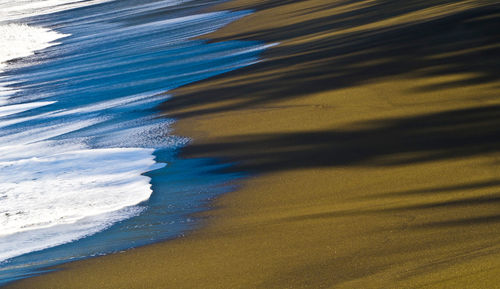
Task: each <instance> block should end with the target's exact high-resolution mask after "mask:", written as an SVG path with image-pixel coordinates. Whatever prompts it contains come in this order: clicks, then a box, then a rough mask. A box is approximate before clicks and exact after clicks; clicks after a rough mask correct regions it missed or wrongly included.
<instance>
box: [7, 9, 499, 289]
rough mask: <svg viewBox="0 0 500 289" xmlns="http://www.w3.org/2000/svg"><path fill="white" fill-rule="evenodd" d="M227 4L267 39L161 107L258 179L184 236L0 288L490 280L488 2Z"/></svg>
mask: <svg viewBox="0 0 500 289" xmlns="http://www.w3.org/2000/svg"><path fill="white" fill-rule="evenodd" d="M493 2H494V1H450V0H441V1H440V0H433V1H432V0H429V1H415V0H408V1H396V0H392V1H389V0H376V1H375V0H374V1H356V0H351V1H349V0H346V1H327V0H310V1H285V0H283V1H270V0H269V1H265V0H262V1H260V0H247V1H244V0H236V1H231V2H227V3H224V4H222V5H220V6H219V7H217V9H256V10H257V12H256V13H254V14H252V15H250V16H248V17H246V18H243V19H241V20H239V21H237V22H235V23H234V24H231V25H229V26H227V27H225V28H223V29H221V30H220V31H218V32H216V33H213V34H211V35H208V36H207V38H209V39H212V41H224V40H230V39H242V40H248V39H250V40H262V41H265V42H268V43H272V42H280V45H278V46H275V47H273V48H271V49H269V51H268V52H267V53H266V54H265V55H264V57H265V60H264V61H263V62H261V63H259V64H257V65H254V66H252V67H249V68H245V69H242V70H238V71H236V72H232V73H228V74H226V75H223V76H219V77H216V78H213V79H211V80H208V81H203V82H200V83H196V84H193V85H189V86H187V87H184V88H181V89H178V90H177V91H176V97H175V98H174V99H172V100H171V101H169V102H168V103H166V104H165V105H164V107H165V111H166V113H168V114H169V115H173V116H176V117H178V118H179V119H180V122H179V123H178V125H177V132H178V133H179V134H182V135H188V136H194V138H195V142H194V143H193V145H192V146H190V147H189V148H188V149H186V150H185V153H184V154H185V156H186V157H200V156H210V157H219V158H225V159H227V160H229V161H236V162H238V165H237V166H236V168H235V169H237V170H243V171H250V172H253V173H255V176H254V177H252V178H249V179H247V180H245V181H244V182H243V184H242V188H241V189H240V190H238V191H237V192H234V193H230V194H227V195H225V196H223V197H221V198H220V199H218V200H217V201H216V202H215V203H214V206H215V209H213V210H211V211H208V212H206V213H204V214H203V216H209V217H210V218H208V220H207V221H206V224H205V226H204V227H203V228H202V229H201V230H198V231H196V232H193V233H191V234H190V235H188V236H187V237H185V238H181V239H177V240H173V241H169V242H164V243H159V244H155V245H151V246H146V247H144V248H139V249H135V250H131V251H129V252H126V253H123V254H115V255H111V256H106V257H102V258H95V259H90V260H85V261H82V262H76V263H73V264H69V265H66V266H64V268H65V270H63V271H59V272H56V273H51V274H47V275H43V276H41V277H37V278H32V279H27V280H24V281H21V282H18V283H15V284H13V285H12V286H11V287H10V288H37V289H41V288H52V289H54V288H189V289H193V288H500V190H499V189H500V166H499V162H500V154H499V149H500V132H499V131H500V98H499V90H500V89H499V88H500V82H499V79H498V73H499V67H500V66H499V57H500V51H499V50H500V39H499V37H498V31H499V30H500V6H499V5H498V4H497V5H495V4H494V3H493Z"/></svg>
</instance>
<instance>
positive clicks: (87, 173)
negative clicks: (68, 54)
mask: <svg viewBox="0 0 500 289" xmlns="http://www.w3.org/2000/svg"><path fill="white" fill-rule="evenodd" d="M102 2H107V0H105V1H97V0H96V1H81V0H45V1H26V0H15V1H12V0H0V23H1V22H2V21H3V22H4V23H5V22H6V21H11V20H15V19H20V18H24V17H28V16H34V15H40V14H44V13H52V12H56V11H61V10H65V9H72V8H76V7H81V6H86V5H91V4H96V3H102ZM64 36H66V35H63V34H61V33H58V32H55V31H52V30H50V29H47V28H42V27H31V26H28V25H25V24H15V23H10V24H0V71H2V70H5V69H6V68H8V61H10V60H13V59H17V58H22V57H27V56H30V55H33V54H34V53H35V51H37V50H41V49H44V48H47V47H49V46H51V45H54V44H57V43H56V42H55V41H56V40H57V39H60V38H61V37H64ZM0 80H1V81H0V127H1V128H2V130H0V228H1V230H0V262H1V261H4V260H6V259H8V258H12V257H15V256H18V255H21V254H25V253H28V252H33V251H36V250H41V249H44V248H49V247H53V246H56V245H59V244H63V243H67V242H71V241H73V240H76V239H79V238H82V237H84V236H87V235H91V234H94V233H96V232H98V231H100V230H103V229H105V228H107V227H109V226H110V225H111V224H113V223H114V222H117V221H120V220H123V219H126V218H130V217H131V216H133V215H136V214H138V213H139V212H140V211H141V208H140V207H138V206H137V204H139V203H140V202H142V201H145V200H147V199H148V198H149V197H150V195H151V192H152V191H151V184H150V178H149V177H147V176H144V175H143V173H145V172H148V171H150V170H154V169H157V168H160V167H161V166H163V165H164V164H157V163H156V162H155V160H154V158H155V157H154V156H153V152H154V149H152V148H147V147H131V144H130V143H127V142H126V141H125V138H124V134H126V133H120V132H119V130H120V127H119V125H117V124H115V126H116V127H109V126H108V127H107V129H109V130H113V131H114V130H117V131H115V133H116V137H117V138H118V137H119V138H121V140H119V141H120V142H119V141H118V140H117V139H115V140H114V143H115V145H114V146H113V148H110V146H107V147H103V146H100V147H97V148H96V147H95V144H94V145H93V147H90V146H89V145H88V144H87V143H86V142H87V141H89V140H90V139H92V138H89V137H78V132H79V131H81V130H83V129H89V128H92V126H94V125H98V124H101V123H104V122H106V121H107V120H109V119H112V118H113V117H119V115H118V116H116V115H115V116H104V115H102V114H101V115H100V116H95V115H96V113H99V112H102V111H104V110H108V109H114V108H116V107H120V108H121V109H123V108H124V107H125V108H126V107H130V108H131V109H132V108H134V103H137V104H144V103H148V102H157V101H159V100H160V99H162V98H163V99H164V98H165V96H163V97H161V96H156V97H151V96H154V95H156V92H150V93H146V94H141V95H135V96H130V97H125V98H121V99H115V100H108V101H103V102H100V103H95V104H89V105H84V106H81V107H76V108H69V109H52V110H51V107H48V109H46V108H44V109H42V110H41V108H42V107H46V106H49V105H51V104H54V103H55V102H53V101H38V102H30V101H29V100H27V99H25V100H24V102H22V101H21V102H20V103H19V100H12V101H9V97H10V96H12V95H13V94H15V93H16V92H17V90H14V89H11V88H10V87H8V85H9V84H12V83H9V82H7V81H5V80H4V79H3V78H2V79H0ZM148 98H149V99H148ZM12 103H15V104H12ZM18 114H19V116H18ZM89 115H90V116H89ZM23 123H24V124H23ZM118 123H119V122H118ZM20 124H22V125H20ZM150 126H151V124H148V125H144V126H143V127H141V125H136V126H135V127H134V128H133V129H135V130H134V131H135V133H136V134H141V133H142V135H133V137H135V138H138V139H140V138H141V137H142V138H143V139H142V143H147V142H148V141H147V140H146V138H148V137H150V135H149V134H148V131H149V130H151V128H150ZM105 127H106V126H105ZM101 129H102V128H101ZM123 129H124V131H125V128H123ZM131 129H132V128H129V130H128V131H127V133H128V134H130V133H131ZM98 132H99V131H98V129H94V130H93V131H92V129H91V131H90V133H89V134H90V135H96V134H97V133H98ZM70 133H73V134H75V136H74V137H71V138H65V135H67V134H70ZM54 138H60V139H59V140H55V139H54ZM61 138H62V139H61ZM113 139H114V138H113V137H111V139H110V140H107V142H111V143H112V142H113ZM136 141H138V140H136ZM96 142H97V141H94V143H96ZM119 145H122V147H119Z"/></svg>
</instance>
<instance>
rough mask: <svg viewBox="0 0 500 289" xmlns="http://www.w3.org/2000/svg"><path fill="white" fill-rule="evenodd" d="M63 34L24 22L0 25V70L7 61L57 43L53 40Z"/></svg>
mask: <svg viewBox="0 0 500 289" xmlns="http://www.w3.org/2000/svg"><path fill="white" fill-rule="evenodd" d="M0 9H1V8H0ZM0 19H1V16H0ZM64 36H66V35H64V34H61V33H57V32H55V31H52V30H50V29H47V28H42V27H31V26H28V25H25V24H13V23H11V24H7V25H0V71H2V70H3V69H5V67H6V65H7V61H9V60H13V59H17V58H21V57H27V56H30V55H33V53H34V52H35V51H37V50H41V49H44V48H47V47H49V46H51V45H54V44H57V43H55V42H54V41H55V40H57V39H59V38H61V37H64Z"/></svg>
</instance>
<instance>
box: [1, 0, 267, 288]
mask: <svg viewBox="0 0 500 289" xmlns="http://www.w3.org/2000/svg"><path fill="white" fill-rule="evenodd" d="M211 4H213V1H212V2H210V1H181V0H163V1H162V0H156V1H154V0H149V1H136V0H116V1H112V0H105V1H99V0H93V1H80V0H78V1H77V0H14V1H12V0H0V11H1V12H0V285H1V284H4V283H6V282H10V281H13V280H16V279H19V278H26V277H30V276H34V275H37V274H41V273H43V272H46V271H47V269H45V268H47V267H48V266H53V265H58V264H61V263H64V262H68V261H71V260H77V259H82V258H88V257H92V256H96V255H102V254H108V253H112V252H119V251H122V250H126V249H129V248H132V247H136V246H141V245H145V244H149V243H152V242H156V241H160V240H165V239H168V238H173V237H177V236H180V235H182V234H183V233H184V232H186V231H188V230H190V229H192V228H194V227H196V225H197V224H198V223H197V222H196V220H192V219H191V218H190V217H189V216H190V215H191V214H193V213H195V212H198V211H200V210H204V209H205V208H206V206H205V204H206V202H207V201H209V200H210V199H211V198H213V197H215V196H216V195H218V194H220V193H224V192H226V191H229V190H231V189H232V187H231V185H230V181H231V180H234V179H235V178H238V177H240V175H238V174H230V173H221V169H223V168H224V166H225V165H221V164H218V163H217V162H216V161H215V160H211V159H191V160H185V159H180V158H178V157H177V153H178V149H179V148H180V147H182V146H184V145H185V144H186V143H187V142H189V140H188V139H187V138H184V137H181V136H175V135H172V134H171V131H170V126H171V124H172V123H173V122H174V120H173V119H169V118H167V117H164V116H162V115H161V114H160V112H159V111H158V109H157V106H158V105H159V104H160V103H163V102H165V101H167V105H168V98H169V95H168V90H171V89H173V88H176V87H179V86H181V85H185V84H188V83H192V82H195V81H198V80H202V79H206V78H208V77H211V76H215V75H218V74H221V73H225V72H228V71H231V70H234V69H238V68H241V67H244V66H248V65H251V64H253V63H256V62H257V61H258V60H259V54H260V53H261V52H262V51H263V50H264V49H266V48H267V47H268V46H266V45H263V44H262V43H258V42H242V41H228V42H221V43H207V42H206V41H203V40H199V39H194V37H196V36H199V35H202V34H206V33H209V32H212V31H214V30H216V29H218V28H220V27H222V26H224V25H227V24H228V23H230V22H231V21H234V20H236V19H238V18H241V17H243V16H245V15H247V14H248V13H250V11H238V12H231V11H221V12H205V11H206V9H205V8H206V7H207V6H208V5H211Z"/></svg>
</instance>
